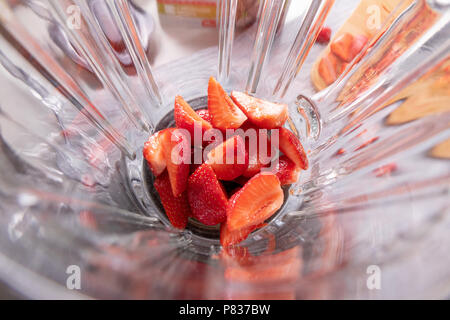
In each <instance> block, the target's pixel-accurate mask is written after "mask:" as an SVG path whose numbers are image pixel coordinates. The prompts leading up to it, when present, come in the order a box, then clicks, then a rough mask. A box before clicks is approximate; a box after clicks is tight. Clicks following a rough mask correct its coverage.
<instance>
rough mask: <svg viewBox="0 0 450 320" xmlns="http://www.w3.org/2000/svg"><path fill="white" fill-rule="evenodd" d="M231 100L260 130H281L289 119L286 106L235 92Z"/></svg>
mask: <svg viewBox="0 0 450 320" xmlns="http://www.w3.org/2000/svg"><path fill="white" fill-rule="evenodd" d="M231 98H232V99H233V101H234V103H236V105H237V106H238V107H239V108H240V109H241V110H242V111H243V112H244V113H245V115H246V116H247V117H248V119H249V120H250V121H251V122H252V123H253V124H255V125H256V126H258V127H259V128H264V129H275V128H279V127H281V126H283V124H284V123H285V122H286V120H287V118H288V106H287V105H286V104H280V103H273V102H269V101H265V100H262V99H258V98H255V97H252V96H250V95H248V94H246V93H243V92H238V91H233V92H232V93H231Z"/></svg>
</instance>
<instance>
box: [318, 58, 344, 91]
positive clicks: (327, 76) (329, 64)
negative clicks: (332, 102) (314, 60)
mask: <svg viewBox="0 0 450 320" xmlns="http://www.w3.org/2000/svg"><path fill="white" fill-rule="evenodd" d="M338 63H339V61H338V60H337V58H336V56H335V55H334V54H333V53H332V52H328V54H327V55H325V56H323V57H322V59H320V62H319V68H318V72H319V75H320V76H321V77H322V79H323V81H325V83H326V85H327V86H329V85H330V84H332V83H333V82H335V81H336V79H337V78H338V73H337V72H336V70H337V69H338Z"/></svg>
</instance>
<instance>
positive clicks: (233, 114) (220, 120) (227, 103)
mask: <svg viewBox="0 0 450 320" xmlns="http://www.w3.org/2000/svg"><path fill="white" fill-rule="evenodd" d="M208 111H209V114H210V115H211V118H212V121H211V123H212V125H213V126H214V127H215V128H217V129H220V130H226V129H237V128H239V127H240V126H241V125H242V124H243V123H244V122H245V120H247V117H246V116H245V114H244V113H243V112H242V111H241V109H239V108H238V107H237V106H236V105H235V104H234V102H233V100H231V98H230V97H229V96H228V94H227V93H226V92H225V90H224V89H223V88H222V86H221V85H220V84H219V83H218V82H217V80H216V79H214V78H213V77H211V78H210V79H209V84H208Z"/></svg>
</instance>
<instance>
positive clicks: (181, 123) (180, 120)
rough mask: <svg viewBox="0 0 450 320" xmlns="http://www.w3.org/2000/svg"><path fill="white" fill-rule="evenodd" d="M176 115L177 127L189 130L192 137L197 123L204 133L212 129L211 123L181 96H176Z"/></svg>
mask: <svg viewBox="0 0 450 320" xmlns="http://www.w3.org/2000/svg"><path fill="white" fill-rule="evenodd" d="M174 115H175V123H176V125H177V127H178V128H180V129H186V130H188V131H189V133H190V134H191V137H192V138H193V137H194V126H195V124H197V126H199V127H201V128H202V133H203V132H205V131H206V130H209V129H212V126H211V124H210V123H209V122H208V121H206V120H203V119H202V118H201V117H200V116H199V115H198V114H197V113H196V112H195V111H194V110H193V109H192V108H191V106H190V105H189V104H188V103H187V102H186V101H185V100H184V99H183V98H182V97H181V96H176V97H175V109H174Z"/></svg>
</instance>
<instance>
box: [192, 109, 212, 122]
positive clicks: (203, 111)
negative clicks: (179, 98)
mask: <svg viewBox="0 0 450 320" xmlns="http://www.w3.org/2000/svg"><path fill="white" fill-rule="evenodd" d="M195 113H196V114H198V115H199V117H200V118H202V119H203V120H205V121H208V122H209V123H211V122H212V117H211V115H210V114H209V111H208V109H200V110H197V111H195Z"/></svg>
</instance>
